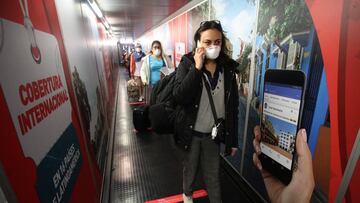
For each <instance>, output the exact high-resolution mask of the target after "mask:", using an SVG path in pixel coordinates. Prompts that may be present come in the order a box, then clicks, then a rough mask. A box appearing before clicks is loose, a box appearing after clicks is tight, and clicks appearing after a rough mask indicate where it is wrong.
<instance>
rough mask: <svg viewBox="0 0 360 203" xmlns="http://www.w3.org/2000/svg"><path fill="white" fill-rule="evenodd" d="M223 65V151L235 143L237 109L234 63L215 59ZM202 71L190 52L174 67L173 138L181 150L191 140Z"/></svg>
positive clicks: (201, 84)
mask: <svg viewBox="0 0 360 203" xmlns="http://www.w3.org/2000/svg"><path fill="white" fill-rule="evenodd" d="M217 65H218V66H222V67H223V68H224V87H225V98H224V99H225V132H226V134H225V145H226V151H225V152H226V154H228V153H229V152H230V150H231V148H232V147H235V148H237V147H238V112H239V109H238V107H239V93H238V87H237V83H236V77H235V70H236V67H237V66H238V63H237V62H235V61H234V60H232V59H228V60H227V61H224V62H218V63H217ZM202 74H203V72H202V71H200V70H198V69H196V68H195V61H194V57H193V55H192V53H188V54H186V55H184V56H183V57H182V59H181V61H180V64H179V66H178V68H177V73H176V79H175V84H174V90H173V95H174V97H175V100H176V102H177V103H178V107H177V108H178V109H177V116H176V120H175V138H176V141H177V143H178V144H179V145H180V146H181V147H182V148H183V149H185V150H187V149H188V148H189V147H191V146H190V144H191V140H192V137H193V128H194V126H195V121H196V117H197V113H198V108H199V103H200V99H201V92H202V88H203V83H202V82H201V81H202Z"/></svg>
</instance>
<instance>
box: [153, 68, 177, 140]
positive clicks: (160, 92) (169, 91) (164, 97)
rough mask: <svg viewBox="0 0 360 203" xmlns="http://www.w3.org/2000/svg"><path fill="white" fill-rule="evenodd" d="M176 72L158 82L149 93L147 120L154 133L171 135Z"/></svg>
mask: <svg viewBox="0 0 360 203" xmlns="http://www.w3.org/2000/svg"><path fill="white" fill-rule="evenodd" d="M175 76H176V71H174V72H172V73H171V74H170V75H167V76H165V77H164V78H163V79H162V80H160V81H159V82H158V83H157V84H156V85H155V87H154V88H153V90H152V92H151V97H150V108H149V119H150V123H151V127H152V129H153V130H154V131H155V132H156V133H173V132H174V121H175V115H176V114H175V108H176V102H175V98H174V97H173V88H174V84H175Z"/></svg>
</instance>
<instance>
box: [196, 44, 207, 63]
mask: <svg viewBox="0 0 360 203" xmlns="http://www.w3.org/2000/svg"><path fill="white" fill-rule="evenodd" d="M200 47H202V46H201V45H200V40H198V41H197V42H196V48H200ZM203 59H205V54H204V55H203Z"/></svg>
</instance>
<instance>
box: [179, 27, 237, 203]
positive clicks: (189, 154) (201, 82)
mask: <svg viewBox="0 0 360 203" xmlns="http://www.w3.org/2000/svg"><path fill="white" fill-rule="evenodd" d="M225 42H226V37H225V35H224V32H223V29H222V27H221V24H220V22H219V21H204V22H202V23H201V24H200V27H199V28H198V30H197V31H196V32H195V36H194V43H195V44H196V46H195V47H194V49H193V51H192V52H190V53H188V54H186V55H184V56H183V57H182V59H181V61H180V64H179V66H178V69H177V72H176V78H175V84H174V90H173V95H174V97H175V100H176V102H177V103H178V104H179V111H178V114H177V117H176V121H175V137H176V138H177V140H176V142H177V143H178V144H179V146H181V147H182V148H183V149H184V150H185V158H184V161H183V163H184V166H183V167H184V168H183V192H184V194H183V199H184V202H185V203H190V202H193V201H192V192H193V189H194V188H193V186H194V183H195V179H196V174H197V170H198V168H201V169H202V174H203V178H204V182H205V185H206V189H207V192H208V196H209V199H210V202H221V194H220V180H219V167H220V150H219V143H224V144H225V146H226V147H225V148H226V150H225V152H226V154H228V155H232V156H234V155H235V154H236V151H237V148H238V136H237V132H238V129H237V128H238V127H237V123H238V106H239V97H238V91H237V90H238V87H237V83H236V76H235V71H236V67H237V66H238V63H237V62H235V61H234V60H232V59H231V58H230V57H229V56H228V53H229V51H228V49H227V48H226V44H225ZM200 165H201V167H199V166H200Z"/></svg>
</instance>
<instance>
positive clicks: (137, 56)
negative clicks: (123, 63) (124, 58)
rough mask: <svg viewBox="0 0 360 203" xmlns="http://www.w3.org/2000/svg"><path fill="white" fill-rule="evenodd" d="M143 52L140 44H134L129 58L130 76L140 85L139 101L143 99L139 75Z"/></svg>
mask: <svg viewBox="0 0 360 203" xmlns="http://www.w3.org/2000/svg"><path fill="white" fill-rule="evenodd" d="M145 56H146V55H145V53H144V52H143V51H142V48H141V44H140V43H136V44H135V51H134V53H133V54H132V56H131V59H130V72H131V78H134V79H135V81H136V83H137V84H139V85H140V98H139V101H143V99H144V95H143V94H144V87H143V83H142V81H141V77H140V70H141V66H142V63H143V58H144V57H145Z"/></svg>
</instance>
